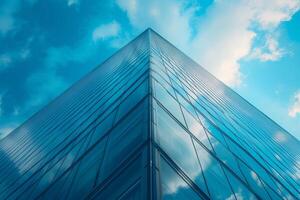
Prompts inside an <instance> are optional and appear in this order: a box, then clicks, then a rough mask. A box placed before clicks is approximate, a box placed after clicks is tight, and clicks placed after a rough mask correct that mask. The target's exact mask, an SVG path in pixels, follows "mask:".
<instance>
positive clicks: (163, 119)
mask: <svg viewBox="0 0 300 200" xmlns="http://www.w3.org/2000/svg"><path fill="white" fill-rule="evenodd" d="M156 107H157V118H158V119H157V134H156V141H157V142H158V143H159V145H160V146H161V148H162V149H163V150H164V151H165V152H166V153H167V154H168V156H170V157H171V159H172V160H173V161H174V162H175V163H176V164H177V165H178V166H179V167H180V168H181V169H182V170H183V171H184V172H185V173H186V174H187V175H188V176H189V178H190V179H191V180H193V181H194V182H195V183H196V184H197V185H198V186H199V188H201V190H203V191H204V192H205V193H207V189H206V185H205V182H204V179H203V175H202V172H201V168H200V165H199V163H198V159H197V155H196V152H195V149H194V146H193V143H192V140H191V137H190V135H189V134H188V133H187V132H186V131H185V130H184V129H183V128H182V127H181V126H180V125H178V124H177V123H176V122H175V121H174V120H173V119H172V118H171V117H170V116H169V115H168V114H167V113H166V112H165V111H163V109H162V108H160V107H159V106H158V105H156ZM187 155H188V156H187Z"/></svg>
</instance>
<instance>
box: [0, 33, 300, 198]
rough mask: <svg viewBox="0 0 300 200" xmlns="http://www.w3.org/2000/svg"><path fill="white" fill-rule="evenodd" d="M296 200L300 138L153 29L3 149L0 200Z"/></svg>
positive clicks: (299, 192)
mask: <svg viewBox="0 0 300 200" xmlns="http://www.w3.org/2000/svg"><path fill="white" fill-rule="evenodd" d="M299 198H300V143H299V141H298V140H297V139H296V138H294V137H293V136H292V135H290V134H289V133H288V132H287V131H285V130H284V129H283V128H281V127H280V126H279V125H277V124H276V123H275V122H273V121H272V120H271V119H269V118H268V117H267V116H266V115H264V114H263V113H262V112H260V111H259V110H257V109H256V108H255V107H253V106H252V105H251V104H250V103H248V102H247V101H246V100H244V99H243V98H242V97H240V96H239V95H238V94H237V93H235V92H234V91H233V90H231V89H230V88H228V87H227V86H225V85H224V84H223V83H222V82H220V81H218V80H217V79H216V78H215V77H213V76H212V75H211V74H209V73H208V72H207V71H205V70H204V69H203V68H202V67H201V66H199V65H198V64H197V63H195V62H194V61H193V60H191V59H190V58H189V57H187V56H186V55H185V54H183V53H182V52H180V51H179V50H178V49H177V48H176V47H174V46H173V45H172V44H170V43H169V42H168V41H166V40H165V39H164V38H162V37H161V36H159V35H158V34H157V33H155V32H154V31H152V30H151V29H148V30H146V31H145V32H144V33H142V34H141V35H140V36H138V37H137V38H136V39H134V40H133V41H132V42H130V43H129V44H128V45H126V46H125V47H123V48H122V49H121V50H119V51H118V52H117V53H116V54H114V55H113V56H112V57H110V58H109V59H107V60H106V61H105V62H104V63H102V64H101V65H100V66H98V67H97V68H95V69H94V70H93V71H92V72H90V73H89V74H88V75H86V76H85V77H84V78H83V79H81V80H80V81H79V82H77V83H76V84H74V85H73V86H72V87H71V88H70V89H68V90H67V91H65V92H64V93H63V94H62V95H60V96H59V97H58V98H56V99H55V100H54V101H53V102H51V103H50V104H49V105H47V106H46V107H45V108H43V109H42V110H41V111H40V112H38V113H37V114H35V115H34V116H32V117H31V118H30V119H29V120H27V121H26V122H25V123H24V124H22V125H21V126H20V127H18V128H17V129H16V130H14V131H13V132H12V133H11V134H10V135H8V136H7V137H6V138H4V139H3V140H1V141H0V199H108V200H110V199H122V200H125V199H126V200H127V199H131V200H140V199H155V200H156V199H165V200H175V199H179V200H194V199H230V200H231V199H232V200H233V199H236V200H240V199H299Z"/></svg>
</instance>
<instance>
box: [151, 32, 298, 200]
mask: <svg viewBox="0 0 300 200" xmlns="http://www.w3.org/2000/svg"><path fill="white" fill-rule="evenodd" d="M151 44H152V46H151V63H152V65H151V70H152V73H151V77H152V79H153V81H152V82H153V85H152V87H153V88H154V89H153V96H154V97H153V98H154V103H153V105H154V106H153V107H154V111H155V114H156V119H155V120H154V121H153V123H154V126H155V127H156V129H155V130H156V134H155V145H156V146H157V150H158V152H162V153H161V154H162V155H161V157H162V160H163V161H162V163H163V164H162V166H165V165H166V163H173V164H171V166H172V167H173V168H174V169H175V171H180V173H178V174H181V175H182V174H183V175H182V176H181V178H182V179H186V182H185V183H178V184H177V185H176V184H174V182H172V181H173V180H172V178H170V177H169V179H171V180H169V181H170V185H167V184H166V185H165V188H164V189H163V193H165V195H166V196H167V198H166V199H168V197H169V196H170V197H171V199H172V195H174V194H175V196H176V193H174V190H175V189H174V187H177V189H178V190H179V191H180V190H182V192H183V193H185V192H186V193H187V196H186V197H185V199H191V194H190V193H188V192H187V190H191V189H187V188H189V186H190V187H192V188H193V189H192V190H191V191H193V192H195V191H196V192H198V193H202V192H203V193H205V195H206V197H207V198H212V199H241V198H243V199H256V198H262V199H297V198H300V182H299V177H297V172H298V173H299V169H300V168H299V167H300V166H299V141H297V140H296V139H295V138H293V137H292V136H291V135H290V134H289V133H287V132H286V131H285V130H284V129H282V128H281V127H279V126H278V125H277V124H276V123H274V122H273V121H271V120H270V119H269V118H268V117H266V116H265V115H264V114H262V113H261V112H260V111H258V110H257V109H256V108H254V107H253V106H252V105H250V104H249V103H248V102H246V101H245V100H244V99H242V98H241V97H239V96H238V95H237V94H236V93H234V92H233V91H232V90H231V89H229V88H228V87H226V86H225V85H224V84H222V83H221V82H219V81H218V80H216V79H215V78H214V77H213V76H211V75H210V74H208V73H207V72H206V71H204V70H203V69H201V67H200V66H198V65H197V64H196V63H194V62H193V61H192V60H191V59H189V58H188V57H187V56H185V55H184V54H183V53H181V52H179V51H178V50H177V49H176V48H175V47H174V46H172V45H171V44H169V43H168V42H167V41H165V40H164V39H163V38H161V37H160V36H158V35H156V34H153V35H152V43H151ZM197 70H198V72H197ZM199 71H200V72H199ZM278 134H281V136H282V137H284V138H285V140H284V141H282V140H278V137H277V136H278ZM289 145H290V146H289ZM166 161H167V162H166ZM162 168H165V167H162ZM174 169H173V170H174ZM176 169H177V170H176ZM178 169H180V170H178ZM169 170H171V169H169ZM163 173H164V172H163ZM178 176H179V175H178ZM298 176H299V174H298ZM184 177H185V178H184ZM181 181H182V182H183V180H181ZM188 185H189V186H188ZM200 190H201V191H200ZM199 191H200V192H199ZM177 195H179V196H180V195H182V194H177ZM179 199H183V197H182V196H180V198H179Z"/></svg>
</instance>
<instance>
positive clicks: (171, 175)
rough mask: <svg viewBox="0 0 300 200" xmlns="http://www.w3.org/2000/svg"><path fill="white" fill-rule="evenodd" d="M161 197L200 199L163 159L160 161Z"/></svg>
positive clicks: (171, 199) (166, 198) (173, 199)
mask: <svg viewBox="0 0 300 200" xmlns="http://www.w3.org/2000/svg"><path fill="white" fill-rule="evenodd" d="M160 178H161V186H162V187H161V190H162V199H164V200H178V199H181V200H185V199H186V200H193V199H195V200H196V199H197V200H198V199H200V197H199V196H198V195H197V194H196V192H195V191H194V190H193V189H192V188H190V186H189V185H188V184H187V183H186V182H185V181H184V180H183V179H182V178H181V177H180V176H179V175H178V174H177V173H176V172H175V171H174V170H173V169H172V168H171V167H170V166H169V165H168V164H167V163H166V161H164V159H161V162H160Z"/></svg>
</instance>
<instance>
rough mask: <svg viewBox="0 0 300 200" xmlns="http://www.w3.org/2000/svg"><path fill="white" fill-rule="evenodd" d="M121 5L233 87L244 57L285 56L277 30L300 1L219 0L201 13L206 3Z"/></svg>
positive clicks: (131, 0)
mask: <svg viewBox="0 0 300 200" xmlns="http://www.w3.org/2000/svg"><path fill="white" fill-rule="evenodd" d="M117 4H118V5H119V6H120V7H121V9H123V10H124V11H125V12H126V13H127V15H128V18H129V20H130V23H131V24H132V25H133V26H134V27H135V28H137V29H138V30H143V29H145V28H147V27H148V26H151V27H152V28H154V29H156V30H159V32H160V33H161V34H162V36H164V37H166V38H167V39H168V40H170V41H171V42H172V43H174V44H175V45H176V46H178V47H179V48H180V49H182V50H183V51H185V52H186V53H187V54H188V55H191V57H192V58H194V59H195V60H196V61H197V62H198V63H200V64H201V65H203V66H204V67H206V69H208V70H209V71H210V72H212V73H213V74H214V75H215V76H217V77H218V78H219V79H220V80H222V81H224V82H225V83H227V84H229V85H231V86H237V85H239V84H240V83H241V81H242V79H243V74H242V73H241V72H240V64H239V61H240V60H241V59H243V58H245V57H247V56H249V55H255V56H253V57H252V58H255V59H259V60H262V61H267V60H278V59H279V58H280V57H281V56H282V54H283V53H284V51H283V50H282V49H281V48H280V47H279V43H278V41H277V38H276V37H272V36H271V33H273V32H274V30H276V28H277V27H278V25H279V24H280V23H281V22H283V21H287V20H290V19H291V17H292V15H293V14H294V13H295V12H296V11H297V10H299V7H300V1H299V0H286V1H281V0H274V1H272V3H270V1H268V0H255V1H246V0H241V1H238V2H237V1H233V0H228V1H224V0H218V1H215V2H213V4H212V5H211V6H210V7H209V8H208V9H207V10H206V12H205V13H206V14H204V15H203V16H200V17H199V16H197V15H196V12H195V11H197V8H198V7H199V6H201V5H192V6H189V7H187V6H186V5H185V4H184V3H183V2H180V1H176V2H175V1H170V0H166V1H163V2H161V1H158V0H154V1H148V2H144V1H140V0H118V1H117ZM183 8H185V9H183ZM195 21H196V22H197V23H192V24H193V25H191V22H195ZM194 32H196V33H195V34H193V33H194ZM258 34H262V35H264V36H263V37H265V40H266V42H265V44H264V45H263V47H257V46H256V44H255V40H254V38H255V37H256V36H257V35H258ZM252 51H253V53H252Z"/></svg>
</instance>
